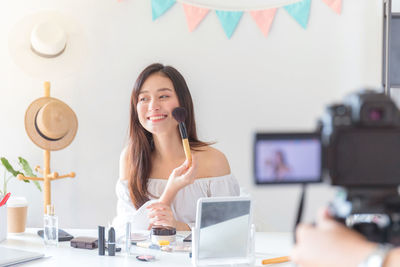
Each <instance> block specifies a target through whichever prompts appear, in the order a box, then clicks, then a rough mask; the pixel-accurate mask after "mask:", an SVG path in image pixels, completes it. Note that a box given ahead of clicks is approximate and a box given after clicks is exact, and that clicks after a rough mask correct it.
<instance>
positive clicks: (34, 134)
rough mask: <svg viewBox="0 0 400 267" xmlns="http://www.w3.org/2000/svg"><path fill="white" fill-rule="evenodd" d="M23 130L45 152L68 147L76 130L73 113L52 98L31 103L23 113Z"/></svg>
mask: <svg viewBox="0 0 400 267" xmlns="http://www.w3.org/2000/svg"><path fill="white" fill-rule="evenodd" d="M25 130H26V132H27V134H28V136H29V138H30V139H31V140H32V142H33V143H35V144H36V145H37V146H39V147H41V148H43V149H46V150H60V149H62V148H64V147H66V146H68V145H69V144H70V143H71V142H72V140H74V137H75V135H76V131H77V130H78V119H77V118H76V115H75V113H74V111H73V110H72V109H71V108H70V107H69V106H68V105H67V104H65V103H64V102H62V101H61V100H59V99H57V98H53V97H42V98H38V99H36V100H35V101H33V102H32V103H31V104H30V105H29V107H28V109H27V110H26V113H25Z"/></svg>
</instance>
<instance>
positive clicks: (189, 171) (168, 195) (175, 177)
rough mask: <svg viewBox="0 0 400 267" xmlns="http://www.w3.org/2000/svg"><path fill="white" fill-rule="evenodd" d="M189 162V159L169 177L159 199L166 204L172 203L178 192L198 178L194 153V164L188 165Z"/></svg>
mask: <svg viewBox="0 0 400 267" xmlns="http://www.w3.org/2000/svg"><path fill="white" fill-rule="evenodd" d="M188 165H189V163H188V161H187V160H185V162H184V163H183V164H182V165H181V166H179V167H178V168H175V169H174V170H173V171H172V173H171V175H170V176H169V178H168V182H167V185H166V187H165V189H164V192H163V194H162V195H161V196H160V199H159V201H160V202H161V203H164V204H166V205H168V206H169V205H171V203H172V201H173V200H174V198H175V195H176V193H178V191H179V190H181V189H182V188H183V187H185V186H187V185H189V184H192V183H193V182H194V180H195V179H196V174H197V166H196V158H195V156H194V155H192V164H191V166H188Z"/></svg>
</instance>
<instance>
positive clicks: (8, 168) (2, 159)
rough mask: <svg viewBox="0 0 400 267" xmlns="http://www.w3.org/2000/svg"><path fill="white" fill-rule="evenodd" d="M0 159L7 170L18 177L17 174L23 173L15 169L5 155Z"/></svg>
mask: <svg viewBox="0 0 400 267" xmlns="http://www.w3.org/2000/svg"><path fill="white" fill-rule="evenodd" d="M0 160H1V164H3V166H4V168H6V170H7V171H8V172H10V173H11V174H12V175H13V176H14V177H17V175H18V174H20V173H21V172H19V171H16V170H14V168H13V167H12V166H11V164H10V162H8V160H7V159H6V158H5V157H1V158H0ZM21 174H22V173H21Z"/></svg>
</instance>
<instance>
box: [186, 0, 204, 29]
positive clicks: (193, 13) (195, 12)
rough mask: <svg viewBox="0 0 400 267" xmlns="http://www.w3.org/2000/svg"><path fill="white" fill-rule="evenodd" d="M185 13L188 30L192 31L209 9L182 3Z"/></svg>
mask: <svg viewBox="0 0 400 267" xmlns="http://www.w3.org/2000/svg"><path fill="white" fill-rule="evenodd" d="M182 5H183V9H184V11H185V15H186V21H187V24H188V26H189V31H190V32H192V31H194V29H196V27H197V26H198V25H199V23H200V22H201V21H202V20H203V19H204V18H205V16H206V15H207V14H208V11H209V9H207V8H200V7H194V6H190V5H187V4H182Z"/></svg>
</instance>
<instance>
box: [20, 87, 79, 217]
mask: <svg viewBox="0 0 400 267" xmlns="http://www.w3.org/2000/svg"><path fill="white" fill-rule="evenodd" d="M44 96H45V97H50V82H45V83H44ZM43 158H44V163H43V164H44V169H43V170H42V169H41V168H40V166H36V167H35V170H36V171H37V172H39V173H41V174H42V175H43V177H26V176H24V175H22V174H18V176H17V178H18V179H19V180H34V181H43V198H44V203H43V204H44V213H46V210H47V205H50V204H51V182H52V181H54V180H58V179H62V178H67V177H70V178H74V177H75V173H74V172H70V173H69V174H66V175H59V174H58V172H52V173H50V150H46V149H44V154H43Z"/></svg>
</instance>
